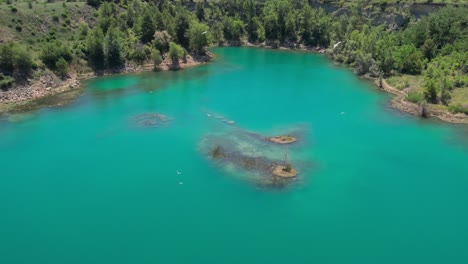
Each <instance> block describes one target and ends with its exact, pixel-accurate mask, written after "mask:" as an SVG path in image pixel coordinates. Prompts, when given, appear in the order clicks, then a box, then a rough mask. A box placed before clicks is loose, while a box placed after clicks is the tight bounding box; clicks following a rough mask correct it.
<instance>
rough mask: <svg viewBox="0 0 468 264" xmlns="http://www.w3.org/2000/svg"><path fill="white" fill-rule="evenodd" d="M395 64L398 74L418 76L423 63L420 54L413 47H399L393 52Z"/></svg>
mask: <svg viewBox="0 0 468 264" xmlns="http://www.w3.org/2000/svg"><path fill="white" fill-rule="evenodd" d="M395 58H396V64H397V67H398V69H399V71H400V72H402V73H409V74H420V73H421V70H422V67H423V61H422V53H421V52H420V51H419V50H417V49H416V47H415V46H414V45H403V46H400V47H399V48H398V49H397V50H396V52H395Z"/></svg>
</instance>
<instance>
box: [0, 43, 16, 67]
mask: <svg viewBox="0 0 468 264" xmlns="http://www.w3.org/2000/svg"><path fill="white" fill-rule="evenodd" d="M14 50H15V44H13V43H12V42H10V43H6V44H1V45H0V70H1V72H4V73H9V74H12V73H13V70H14V64H13V61H14V53H15V52H14Z"/></svg>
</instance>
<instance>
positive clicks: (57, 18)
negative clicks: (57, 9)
mask: <svg viewBox="0 0 468 264" xmlns="http://www.w3.org/2000/svg"><path fill="white" fill-rule="evenodd" d="M52 21H54V22H59V16H58V15H56V14H54V15H53V16H52Z"/></svg>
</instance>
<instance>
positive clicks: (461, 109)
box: [449, 104, 468, 115]
mask: <svg viewBox="0 0 468 264" xmlns="http://www.w3.org/2000/svg"><path fill="white" fill-rule="evenodd" d="M449 111H450V112H452V113H463V114H465V115H468V105H461V104H455V105H450V106H449Z"/></svg>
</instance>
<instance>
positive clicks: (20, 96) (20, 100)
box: [0, 42, 468, 124]
mask: <svg viewBox="0 0 468 264" xmlns="http://www.w3.org/2000/svg"><path fill="white" fill-rule="evenodd" d="M217 47H250V48H262V49H272V50H275V49H276V50H284V51H300V52H311V53H316V54H322V55H326V54H327V53H328V52H327V49H326V48H323V47H319V46H317V47H309V46H305V45H296V44H291V45H289V47H288V46H278V47H275V46H272V45H268V44H253V43H249V42H247V43H242V45H238V44H237V43H236V44H232V43H225V45H223V46H219V45H218V46H217ZM213 58H214V56H213V55H212V53H211V52H209V51H208V52H207V55H205V56H194V55H190V54H188V55H187V57H186V58H185V59H184V60H180V61H179V64H178V65H176V66H174V65H173V64H172V63H171V62H170V60H169V58H166V59H164V61H163V62H162V63H161V65H160V67H159V69H158V70H157V71H177V70H183V69H186V68H190V67H195V66H199V65H202V64H205V63H208V62H210V61H212V59H213ZM153 70H154V68H153V64H151V63H146V64H142V65H137V66H133V65H129V66H126V67H124V68H123V69H122V70H119V71H115V72H112V71H109V72H104V73H103V74H96V73H95V72H89V73H84V74H80V75H78V74H76V73H72V74H70V77H69V78H68V79H66V80H60V79H58V78H57V77H56V76H52V75H51V74H45V75H43V76H41V77H40V78H39V80H36V81H34V82H33V83H31V84H29V85H25V86H19V87H15V88H13V89H10V90H8V91H6V92H0V115H1V114H4V113H9V112H13V113H14V112H24V111H30V110H34V109H37V108H41V107H50V106H57V105H64V104H66V103H68V102H72V101H74V99H76V98H77V97H78V96H79V95H81V92H82V91H83V88H82V87H81V85H80V83H81V82H82V81H86V80H90V79H93V78H96V77H102V76H107V75H118V74H126V73H139V72H149V71H153ZM54 77H55V78H54ZM358 77H360V78H363V79H368V80H371V81H373V83H374V84H375V86H376V87H377V89H378V90H381V91H385V92H387V93H390V94H393V95H394V98H393V99H392V100H391V102H390V106H391V107H393V108H395V109H397V110H399V111H402V112H406V113H409V114H412V115H415V116H418V117H421V118H422V111H423V107H422V106H421V105H418V104H415V103H411V102H408V101H406V100H405V98H406V96H407V93H406V92H405V91H404V90H401V91H400V90H398V89H396V88H395V87H393V86H391V85H389V84H388V83H387V82H386V80H385V79H382V87H380V85H379V80H378V79H377V78H373V77H369V76H358ZM61 94H72V95H73V96H72V97H71V98H70V97H66V100H65V101H66V102H65V103H60V102H59V103H55V104H47V103H46V104H43V105H41V104H40V103H39V104H37V103H36V102H37V101H40V100H41V99H46V98H49V97H54V96H60V95H61ZM28 104H31V105H33V106H32V107H28ZM34 105H35V106H34ZM425 110H426V111H427V117H426V118H436V119H438V120H441V121H444V122H447V123H453V124H468V115H465V114H463V113H451V112H449V111H445V110H440V109H435V108H434V107H433V106H432V105H431V104H428V105H427V106H426V109H425Z"/></svg>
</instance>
